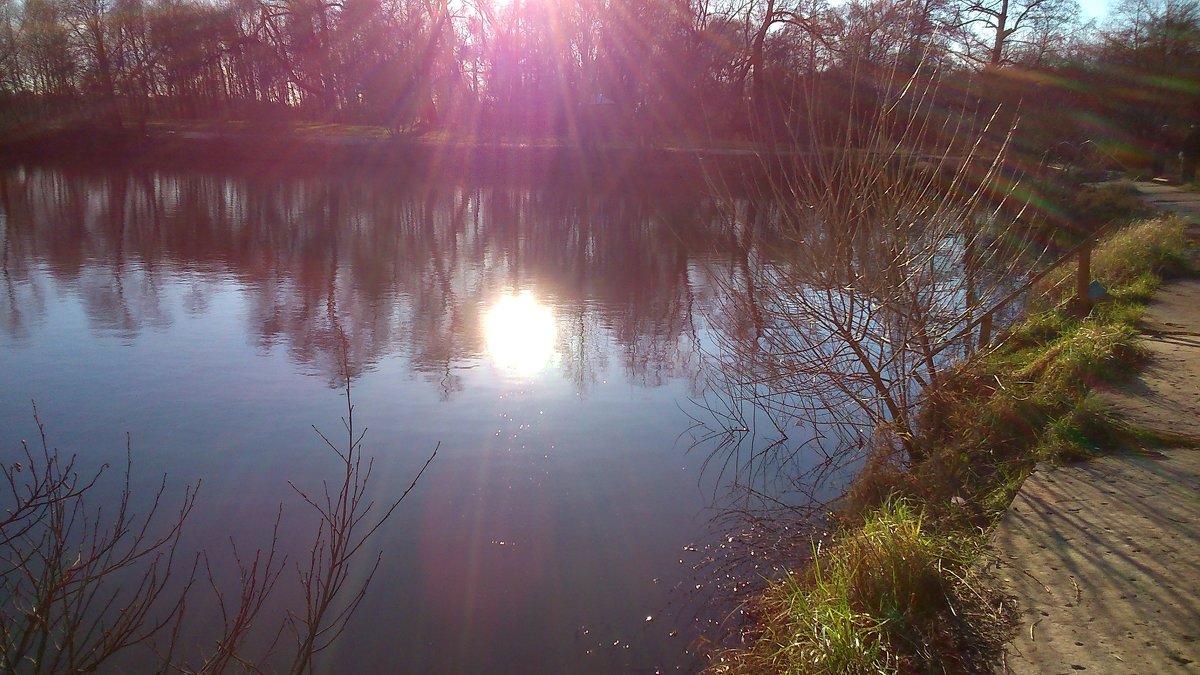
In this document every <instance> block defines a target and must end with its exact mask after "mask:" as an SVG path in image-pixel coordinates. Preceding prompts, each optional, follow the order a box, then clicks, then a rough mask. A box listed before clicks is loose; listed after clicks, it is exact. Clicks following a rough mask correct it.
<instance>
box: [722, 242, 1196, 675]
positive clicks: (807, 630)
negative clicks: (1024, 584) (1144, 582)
mask: <svg viewBox="0 0 1200 675" xmlns="http://www.w3.org/2000/svg"><path fill="white" fill-rule="evenodd" d="M1184 232H1185V223H1184V222H1183V221H1181V220H1179V219H1178V218H1158V219H1155V220H1151V221H1146V222H1142V223H1140V224H1136V225H1133V226H1130V227H1128V228H1126V229H1124V230H1121V231H1119V232H1117V233H1116V234H1114V235H1111V236H1110V237H1108V238H1107V239H1106V240H1105V241H1104V242H1103V243H1101V244H1100V245H1099V246H1098V247H1097V250H1096V253H1095V255H1094V257H1093V268H1092V269H1093V276H1094V278H1096V279H1098V280H1099V281H1100V282H1101V283H1102V284H1104V286H1105V287H1106V288H1107V289H1108V291H1109V299H1108V300H1106V301H1105V302H1103V303H1101V304H1099V305H1097V307H1095V309H1094V310H1093V311H1092V313H1091V314H1090V315H1089V316H1088V317H1086V318H1083V319H1078V318H1073V317H1072V316H1071V315H1070V314H1069V313H1068V312H1067V311H1064V310H1065V306H1066V304H1067V303H1066V301H1067V300H1069V298H1068V297H1067V295H1068V293H1065V292H1064V291H1062V290H1061V289H1062V288H1063V286H1064V284H1061V283H1059V282H1061V281H1064V280H1067V279H1070V278H1072V275H1073V274H1074V270H1073V269H1069V268H1064V269H1062V270H1061V271H1060V273H1056V274H1054V275H1052V278H1050V279H1048V280H1046V282H1045V283H1043V284H1042V285H1041V288H1040V289H1037V290H1036V291H1035V294H1034V296H1033V297H1031V301H1030V306H1031V308H1032V310H1031V313H1030V316H1029V318H1028V319H1027V320H1026V321H1024V322H1023V323H1022V324H1020V325H1018V326H1016V327H1014V328H1013V329H1011V330H1010V331H1008V332H1007V334H1006V335H1005V336H1004V337H1003V339H1002V340H1001V342H1000V345H999V346H998V347H996V348H995V349H992V350H990V351H988V352H987V353H985V354H983V355H981V356H978V357H976V358H974V359H971V360H969V361H968V362H966V363H964V364H963V365H962V366H961V367H960V368H958V369H957V370H956V371H955V372H954V373H953V374H952V375H951V376H950V377H949V378H947V381H945V382H943V383H941V384H940V385H939V386H938V387H937V388H936V389H935V390H932V391H931V392H930V395H929V397H928V399H927V401H926V403H925V404H924V406H923V408H922V412H921V423H920V424H919V426H918V428H919V429H920V438H918V439H916V443H919V444H921V446H922V447H923V448H924V449H925V451H926V454H927V456H926V458H925V459H924V460H922V461H921V462H919V463H918V464H915V465H911V464H908V465H906V464H905V463H904V462H902V461H897V460H896V459H895V458H888V457H882V458H876V460H874V461H872V462H869V463H868V465H867V467H866V468H865V469H864V470H863V472H862V474H861V475H860V477H859V479H858V480H857V481H856V484H855V486H854V487H853V488H852V489H851V491H850V493H849V495H848V496H847V499H846V500H845V502H844V504H843V505H842V509H841V511H842V518H843V522H844V526H843V527H842V529H841V530H840V531H839V532H838V533H835V534H834V535H833V536H832V537H831V538H830V539H828V540H827V541H824V542H823V543H822V544H821V545H820V546H819V547H817V546H816V544H814V559H813V561H812V562H810V563H808V564H806V565H805V566H803V567H801V568H800V569H798V570H796V571H793V572H792V573H790V574H788V575H787V576H786V577H785V578H784V579H783V580H782V581H781V582H779V583H777V584H775V585H773V586H772V587H771V588H770V589H769V590H768V591H767V592H766V594H765V595H764V596H763V597H762V598H761V599H760V600H759V602H758V603H757V604H756V605H755V606H753V607H751V608H750V611H751V613H752V615H753V616H754V618H755V623H754V626H753V627H752V628H751V629H750V631H749V632H748V634H747V638H748V640H749V642H748V644H749V646H748V647H747V648H745V649H737V650H730V651H725V652H721V653H719V654H717V655H716V657H715V660H714V663H713V665H712V666H711V667H710V670H711V671H712V672H718V673H726V672H793V671H795V672H810V673H842V672H897V671H899V672H930V669H931V668H932V669H933V671H935V672H936V671H938V669H939V668H940V669H941V671H943V672H987V671H990V670H993V669H996V668H997V667H998V666H999V665H1000V664H1003V663H1004V661H1005V649H1004V646H1005V643H1006V642H1008V640H1009V638H1010V637H1011V635H1012V633H1011V631H1012V630H1013V618H1014V614H1013V612H1014V608H1015V606H1016V603H1013V602H1012V601H1011V600H1010V599H1006V598H1005V596H1004V595H1003V594H1001V593H999V592H997V589H996V588H995V584H994V581H991V580H989V578H988V577H987V576H986V574H985V573H984V572H983V570H982V566H981V565H980V561H982V560H988V559H990V556H989V555H988V554H987V553H986V550H987V548H986V547H987V543H988V538H987V537H986V535H985V534H984V533H986V532H990V531H991V529H992V527H993V526H994V525H995V524H996V522H997V521H999V520H1000V519H1001V518H1002V517H1003V516H1004V514H1005V513H1006V512H1008V505H1009V503H1010V501H1011V500H1012V498H1013V496H1014V494H1016V493H1017V491H1018V490H1019V489H1020V487H1021V485H1022V483H1023V482H1024V480H1025V478H1026V476H1028V475H1029V474H1030V472H1031V471H1033V470H1034V467H1035V466H1039V465H1040V466H1046V465H1048V464H1061V463H1063V462H1066V461H1073V460H1077V459H1081V458H1085V457H1092V456H1095V455H1097V454H1099V453H1102V452H1106V451H1109V450H1111V449H1113V448H1144V447H1153V446H1154V445H1155V443H1157V442H1159V441H1161V440H1162V439H1161V438H1160V437H1159V436H1158V435H1156V434H1155V433H1153V431H1149V430H1146V429H1142V428H1140V427H1139V426H1137V425H1136V423H1131V422H1129V421H1126V420H1124V419H1122V418H1121V417H1120V416H1118V415H1116V414H1114V412H1113V407H1112V404H1111V403H1109V402H1106V400H1105V399H1103V398H1101V397H1100V396H1098V395H1097V394H1096V389H1097V387H1096V385H1097V384H1098V383H1102V382H1121V381H1124V380H1125V379H1126V378H1128V376H1129V373H1130V372H1131V371H1132V370H1134V369H1136V367H1137V365H1138V364H1140V363H1141V362H1142V360H1143V358H1145V356H1146V352H1145V351H1143V350H1142V349H1141V348H1140V347H1139V341H1138V326H1139V324H1138V322H1139V320H1140V318H1141V316H1142V312H1143V311H1144V305H1145V303H1146V302H1147V301H1149V300H1150V298H1151V297H1152V296H1153V294H1154V291H1155V289H1156V288H1157V287H1158V285H1159V283H1160V279H1161V278H1162V277H1164V276H1165V277H1171V276H1174V275H1178V274H1181V273H1184V272H1186V271H1188V270H1189V269H1191V268H1190V267H1189V264H1188V262H1187V260H1186V259H1185V257H1184V252H1185V249H1186V246H1187V245H1186V240H1185V236H1184ZM1065 286H1066V287H1068V288H1069V287H1070V286H1071V284H1065ZM1039 463H1040V464H1039ZM906 542H907V543H906ZM897 550H899V551H903V552H904V553H903V555H899V556H895V555H891V554H889V551H897ZM1093 554H1095V555H1099V554H1102V551H1088V552H1087V555H1093ZM881 563H883V564H881ZM1021 606H1022V607H1027V606H1029V605H1025V604H1022V605H1021ZM1035 632H1036V631H1035ZM1145 639H1153V638H1149V637H1148V638H1145ZM1101 670H1102V671H1103V672H1109V671H1107V670H1104V669H1101ZM1030 672H1059V671H1057V670H1054V669H1050V670H1037V669H1035V670H1034V671H1030Z"/></svg>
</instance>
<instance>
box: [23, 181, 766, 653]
mask: <svg viewBox="0 0 1200 675" xmlns="http://www.w3.org/2000/svg"><path fill="white" fill-rule="evenodd" d="M702 188H703V185H695V186H666V187H664V186H663V185H659V184H652V185H645V186H642V187H640V188H638V187H633V188H631V187H630V186H629V185H621V186H618V185H608V186H596V185H591V186H581V185H580V184H579V183H578V181H571V180H567V179H562V180H549V181H547V180H530V179H527V177H522V176H521V175H508V174H504V175H487V176H480V175H475V176H471V175H466V176H448V177H438V178H436V179H426V178H422V177H421V176H420V172H413V171H408V172H405V174H404V175H403V176H398V175H393V174H391V173H390V172H389V171H386V170H383V169H379V168H362V169H353V168H349V169H347V170H345V171H342V172H338V173H337V174H336V175H330V174H324V175H317V174H316V173H315V172H303V171H301V172H283V171H272V172H268V171H259V170H254V171H251V170H245V169H240V170H239V169H210V170H204V171H197V170H181V169H167V168H151V167H144V166H143V167H138V166H124V165H120V164H116V163H114V164H112V165H110V166H90V167H88V166H84V167H69V166H44V165H43V166H39V165H36V164H30V165H21V166H9V167H6V168H3V169H2V170H0V383H2V384H3V386H0V429H2V430H3V438H2V439H0V447H2V448H3V452H4V453H5V457H12V456H15V455H16V453H17V452H18V450H19V445H18V444H19V441H20V440H21V439H23V438H33V437H34V436H35V434H36V429H35V426H34V421H33V415H32V408H31V401H36V405H37V411H38V414H39V416H40V419H41V420H42V421H43V422H44V423H45V425H46V428H47V433H48V435H49V438H50V441H51V443H52V444H53V445H54V446H56V447H58V448H60V449H61V450H62V451H63V452H65V453H68V454H71V453H77V454H78V455H79V457H80V462H81V465H83V466H84V467H91V468H95V467H98V466H100V465H101V464H102V463H104V462H111V463H116V464H117V465H118V466H119V465H120V463H121V462H123V458H124V453H125V446H126V434H128V435H129V439H130V446H131V448H132V456H133V466H134V470H133V476H132V479H131V483H132V485H131V487H132V489H133V491H134V494H135V500H137V498H138V497H139V496H141V497H142V498H143V499H146V498H148V496H149V495H152V494H153V492H154V490H155V489H156V487H157V485H158V483H159V481H161V480H162V477H163V476H164V475H165V476H166V481H167V493H166V494H167V497H166V498H165V500H164V502H165V503H166V504H167V505H168V507H173V506H174V505H175V504H176V503H177V502H178V498H179V496H180V495H181V494H182V492H183V490H184V488H185V486H186V485H193V484H196V483H197V482H199V483H200V484H201V487H200V492H199V500H198V506H197V508H196V510H195V511H194V512H193V513H192V515H191V517H190V518H189V520H188V523H187V530H186V535H185V539H184V541H183V544H182V546H183V547H184V549H185V550H187V551H194V550H197V549H201V548H202V549H205V550H207V551H209V553H210V555H211V556H213V557H214V558H217V559H226V560H228V559H229V558H230V542H231V541H232V542H236V543H237V545H238V547H239V550H242V551H243V552H244V551H247V550H249V551H253V550H254V549H255V548H260V547H265V546H269V545H270V537H271V527H272V524H273V522H274V518H275V514H276V511H277V508H278V505H279V504H282V505H283V517H282V522H281V526H280V531H281V544H280V548H281V550H282V551H283V552H285V553H288V554H289V555H291V556H292V559H293V560H295V559H298V558H299V557H301V556H303V555H304V554H305V552H306V551H307V548H306V547H307V545H308V543H309V542H311V540H312V536H313V524H314V521H313V517H312V513H311V511H310V510H309V509H307V508H306V506H305V505H304V503H303V502H302V500H301V499H300V498H299V497H298V495H297V494H296V492H295V491H293V489H292V488H291V487H290V485H289V482H290V483H293V484H295V485H296V486H297V487H298V488H300V489H316V488H319V486H320V484H321V481H322V480H324V479H327V478H329V477H333V476H335V475H336V472H337V464H336V461H335V459H336V458H335V457H333V455H332V454H331V452H330V451H329V449H328V448H326V447H325V446H324V444H323V442H322V441H321V439H320V438H319V437H318V436H317V435H316V433H314V430H313V429H312V426H314V425H315V426H316V427H318V428H319V429H320V430H321V431H322V432H325V433H327V434H328V435H329V436H330V438H331V439H334V440H335V442H340V441H341V439H343V438H344V436H345V433H344V430H343V429H342V422H341V417H343V416H344V415H345V413H346V398H345V395H346V392H345V379H346V376H347V375H349V377H350V380H351V385H352V395H353V402H354V419H355V423H356V425H357V426H358V428H360V429H362V428H366V436H365V439H364V449H365V453H366V455H367V456H370V457H374V460H375V464H374V469H373V472H374V473H373V475H372V479H371V483H370V495H371V497H372V498H374V499H376V500H379V501H381V502H382V501H387V499H388V498H389V497H392V498H394V497H396V496H398V495H399V494H400V493H401V492H402V491H403V489H404V488H405V487H407V486H408V484H409V482H410V481H411V479H412V477H413V476H414V475H415V474H416V472H417V471H418V470H419V469H420V467H421V465H422V464H423V463H424V462H425V460H426V459H427V458H428V457H429V455H430V453H432V452H433V450H434V448H435V447H437V448H439V449H438V453H437V456H436V458H435V459H434V460H433V462H432V464H431V465H430V466H429V469H428V471H427V472H426V473H425V475H424V477H423V478H422V479H421V480H420V482H419V483H418V485H417V486H416V488H415V489H414V491H413V492H412V493H411V495H410V497H409V498H408V499H407V500H406V501H405V502H404V503H403V504H402V505H401V507H400V508H399V509H398V510H397V511H396V514H395V516H394V517H393V518H392V519H391V520H389V521H388V522H387V523H386V525H385V526H384V527H383V528H382V529H381V530H380V531H379V532H378V533H377V535H376V538H375V539H373V540H372V543H371V544H370V545H369V546H368V549H369V550H366V551H364V555H363V556H362V557H361V558H360V559H359V564H360V565H361V570H360V571H359V572H358V578H365V576H366V575H367V574H368V573H369V571H370V569H371V567H372V566H373V565H374V561H375V557H374V556H375V552H376V551H378V550H382V552H383V557H382V562H381V564H380V566H379V568H378V570H377V571H376V573H375V576H374V580H373V582H372V585H371V586H370V591H369V593H368V595H367V596H366V598H365V600H364V602H363V604H362V606H361V607H359V609H358V611H357V612H356V614H355V615H354V617H353V619H352V621H351V623H350V625H349V629H348V631H347V633H346V634H345V635H343V636H342V638H341V639H340V640H339V641H337V642H336V643H335V644H334V646H333V647H331V648H330V649H329V650H327V651H326V652H325V653H323V654H322V655H321V657H320V660H319V664H320V666H321V668H320V669H321V670H323V671H325V672H522V673H538V672H545V673H563V672H572V673H581V672H600V673H606V672H647V673H649V672H656V671H671V670H685V671H687V670H694V669H695V668H696V667H697V666H698V664H699V663H700V661H698V660H697V658H696V656H695V649H694V648H693V647H694V646H693V644H692V643H693V641H694V640H696V639H697V638H698V637H699V636H700V635H701V633H702V632H703V631H705V630H708V629H709V628H710V625H711V624H710V620H711V619H712V618H713V616H714V612H713V610H712V608H711V607H710V606H709V604H708V602H707V601H706V600H705V598H704V597H703V596H704V592H705V589H706V588H707V586H708V583H709V580H708V579H707V578H706V576H705V573H704V572H703V570H701V571H697V570H696V569H695V568H696V566H697V565H698V564H700V563H701V562H702V559H703V558H704V556H705V555H706V553H705V546H706V544H707V543H710V542H713V541H718V540H721V539H722V537H724V534H723V533H722V532H721V528H720V527H719V526H715V525H714V524H713V523H712V519H713V517H714V515H716V509H714V506H715V505H716V504H717V503H719V502H721V495H722V494H723V490H724V486H723V481H724V480H725V478H726V477H722V476H720V475H719V474H720V472H719V471H714V470H711V468H710V469H709V470H707V471H706V470H705V466H704V464H705V459H706V458H707V454H706V453H705V452H702V451H698V450H692V451H690V452H689V450H690V449H691V448H692V445H693V438H692V436H691V434H689V429H690V428H692V426H693V418H694V417H695V416H696V415H697V414H699V412H698V410H697V406H696V404H695V403H694V401H695V400H697V399H698V398H700V397H702V396H703V395H704V391H705V376H704V372H705V371H704V368H703V365H704V359H705V354H706V352H708V351H709V350H710V349H711V348H712V346H713V344H714V340H713V336H712V333H713V331H714V325H716V324H722V325H737V324H738V322H739V319H738V318H737V317H733V316H728V315H726V314H723V312H727V311H728V305H726V304H725V303H722V302H721V300H720V297H719V296H720V294H721V290H720V289H721V288H722V287H723V286H724V284H723V283H721V279H722V278H725V277H736V276H737V274H738V269H739V266H741V265H744V263H745V255H744V253H742V254H739V253H738V252H737V251H738V246H735V245H733V244H734V243H736V242H735V241H734V240H732V239H731V238H730V237H731V235H730V228H728V227H726V222H725V219H726V217H727V214H726V213H725V212H724V211H723V210H722V209H720V208H718V207H717V205H716V203H715V201H714V200H713V199H711V198H709V197H708V196H707V195H706V194H705V192H704V191H703V189H702ZM10 461H11V460H10ZM109 478H112V479H117V478H119V476H116V475H111V476H109ZM115 483H119V480H116V481H108V482H105V483H103V484H102V485H101V486H99V487H98V488H97V492H96V496H95V499H96V500H98V501H102V500H103V498H104V497H105V496H106V495H107V496H109V497H112V496H113V495H115V490H116V488H117V487H119V486H117V485H115ZM143 507H144V503H143ZM168 510H170V509H169V508H168ZM218 580H219V581H220V580H221V579H218ZM225 581H229V579H225ZM294 588H295V572H294V570H293V569H292V568H291V567H289V568H288V569H287V570H286V571H285V573H284V575H283V576H282V577H281V580H280V583H279V587H278V590H277V592H276V594H275V602H274V603H273V604H272V605H271V606H270V607H269V608H268V609H269V610H270V611H272V612H275V613H276V616H279V615H281V614H282V612H283V611H284V609H286V608H287V607H290V606H293V605H292V604H291V603H293V602H294V600H295V594H296V592H295V590H294ZM697 589H699V592H697ZM206 617H207V619H206ZM193 619H194V623H192V624H189V625H190V626H195V628H194V629H193V632H192V633H191V634H190V639H191V641H192V643H193V645H192V646H193V647H194V646H195V645H196V644H202V643H203V640H204V635H203V634H204V631H205V628H204V626H205V621H206V620H210V619H212V615H211V613H206V610H205V609H204V608H203V607H198V608H197V609H196V610H195V612H194V616H193ZM285 651H286V650H285Z"/></svg>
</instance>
